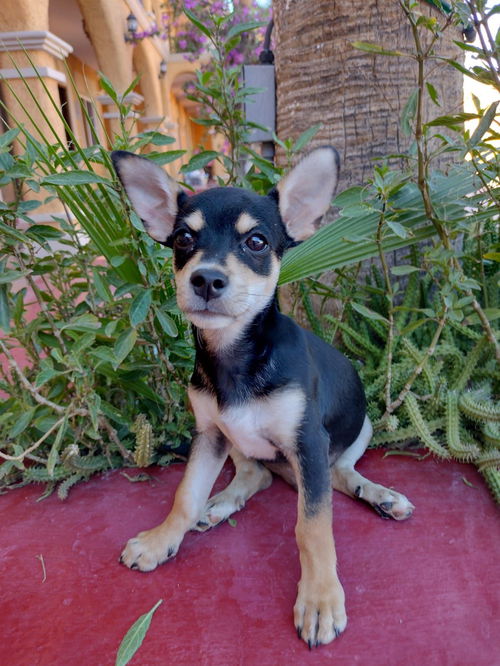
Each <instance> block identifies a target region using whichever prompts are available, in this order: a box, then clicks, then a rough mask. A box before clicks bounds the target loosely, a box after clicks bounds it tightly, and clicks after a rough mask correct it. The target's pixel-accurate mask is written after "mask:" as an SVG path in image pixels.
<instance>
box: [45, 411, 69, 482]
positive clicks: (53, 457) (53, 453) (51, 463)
mask: <svg viewBox="0 0 500 666" xmlns="http://www.w3.org/2000/svg"><path fill="white" fill-rule="evenodd" d="M67 428H68V415H67V414H66V416H65V417H64V421H63V422H62V423H61V425H60V427H59V429H58V431H57V435H56V438H55V440H54V443H53V444H52V447H51V449H50V453H49V457H48V459H47V472H48V474H49V476H50V477H51V478H54V468H55V466H56V464H57V461H58V460H59V449H60V447H61V442H62V441H63V437H64V435H65V434H66V430H67Z"/></svg>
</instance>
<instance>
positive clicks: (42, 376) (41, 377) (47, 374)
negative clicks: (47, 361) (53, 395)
mask: <svg viewBox="0 0 500 666" xmlns="http://www.w3.org/2000/svg"><path fill="white" fill-rule="evenodd" d="M60 374H62V373H61V371H60V370H56V369H55V368H50V367H47V368H44V369H43V370H40V372H39V373H38V374H37V376H36V379H35V386H36V388H40V386H43V385H44V384H45V383H46V382H49V381H50V380H51V379H54V377H58V376H59V375H60Z"/></svg>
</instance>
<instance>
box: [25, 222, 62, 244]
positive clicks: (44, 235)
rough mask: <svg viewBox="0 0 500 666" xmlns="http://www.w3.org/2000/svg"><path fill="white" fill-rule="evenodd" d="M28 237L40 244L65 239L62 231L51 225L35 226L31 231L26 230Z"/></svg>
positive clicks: (30, 228)
mask: <svg viewBox="0 0 500 666" xmlns="http://www.w3.org/2000/svg"><path fill="white" fill-rule="evenodd" d="M26 235H27V236H29V237H30V238H33V239H34V240H36V241H38V242H39V243H43V242H44V241H47V240H59V239H60V238H63V237H64V234H63V233H62V231H60V230H59V229H56V228H55V227H53V226H51V225H50V224H33V225H32V226H31V227H29V229H26Z"/></svg>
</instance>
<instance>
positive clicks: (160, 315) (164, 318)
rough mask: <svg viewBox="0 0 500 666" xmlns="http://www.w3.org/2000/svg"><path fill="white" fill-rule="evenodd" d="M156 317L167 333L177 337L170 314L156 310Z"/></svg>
mask: <svg viewBox="0 0 500 666" xmlns="http://www.w3.org/2000/svg"><path fill="white" fill-rule="evenodd" d="M156 318H157V319H158V321H159V323H160V326H161V327H162V329H163V330H164V331H165V333H166V334H167V335H169V336H170V337H172V338H176V337H177V335H178V330H177V326H176V325H175V321H174V320H173V319H172V317H171V316H170V315H168V314H167V313H166V312H162V311H161V310H156Z"/></svg>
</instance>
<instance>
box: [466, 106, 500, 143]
mask: <svg viewBox="0 0 500 666" xmlns="http://www.w3.org/2000/svg"><path fill="white" fill-rule="evenodd" d="M498 104H499V102H493V103H492V104H490V106H489V107H488V108H487V110H486V112H485V114H484V116H483V117H482V118H481V121H480V123H479V125H478V126H477V127H476V129H475V130H474V133H473V134H472V136H471V138H470V140H469V143H470V145H471V146H476V145H477V144H478V143H479V142H480V141H481V139H482V138H483V136H484V135H485V134H486V132H487V131H488V130H489V128H490V126H491V123H492V122H493V121H494V120H495V116H496V112H497V106H498Z"/></svg>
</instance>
